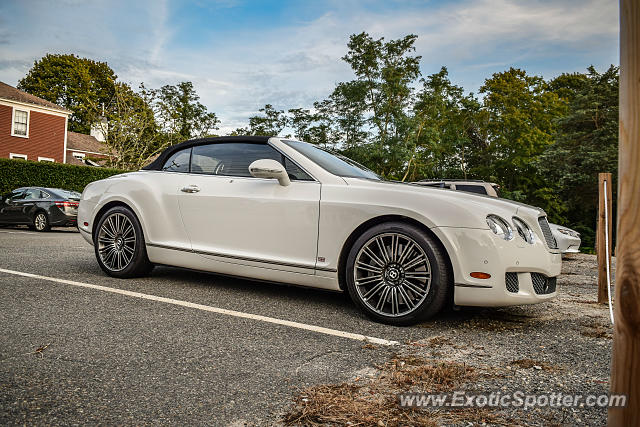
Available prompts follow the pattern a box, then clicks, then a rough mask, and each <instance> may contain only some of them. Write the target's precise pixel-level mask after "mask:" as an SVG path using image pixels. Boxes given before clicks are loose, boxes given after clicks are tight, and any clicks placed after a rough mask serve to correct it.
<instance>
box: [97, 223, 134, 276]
mask: <svg viewBox="0 0 640 427" xmlns="http://www.w3.org/2000/svg"><path fill="white" fill-rule="evenodd" d="M135 248H136V231H135V229H134V228H133V224H132V223H131V221H130V220H129V218H127V217H126V216H125V215H123V214H121V213H113V214H111V215H109V216H108V217H107V218H106V219H105V220H104V221H103V222H102V225H101V226H100V231H99V232H98V253H99V254H100V259H101V260H102V262H103V263H104V265H106V266H107V267H108V268H109V269H110V270H112V271H121V270H123V269H124V268H126V267H127V266H128V265H129V263H131V260H132V259H133V254H134V252H135Z"/></svg>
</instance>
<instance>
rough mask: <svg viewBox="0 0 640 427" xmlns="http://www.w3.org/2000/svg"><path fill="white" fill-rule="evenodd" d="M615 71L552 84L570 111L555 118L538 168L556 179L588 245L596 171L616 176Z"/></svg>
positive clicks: (590, 242) (571, 217)
mask: <svg viewBox="0 0 640 427" xmlns="http://www.w3.org/2000/svg"><path fill="white" fill-rule="evenodd" d="M618 72H619V69H618V67H615V66H613V65H612V66H611V67H609V69H608V70H607V71H605V72H604V73H599V72H598V71H596V69H595V68H594V67H593V66H591V67H589V68H588V69H587V73H586V74H580V75H576V74H563V75H561V76H559V77H557V78H556V79H554V80H552V81H551V82H550V86H551V87H552V88H553V89H554V90H556V91H562V97H563V98H564V99H565V100H566V101H567V103H568V113H567V114H566V115H564V116H563V117H561V118H559V120H558V121H557V124H558V126H557V129H556V132H555V141H554V143H553V145H551V146H549V147H547V149H546V150H545V152H544V154H543V155H542V156H541V157H540V159H539V161H538V163H537V167H538V168H539V170H540V171H541V173H543V174H544V175H545V176H546V177H547V178H548V181H550V182H553V183H555V189H556V191H557V192H558V193H559V194H560V195H561V196H562V198H563V200H565V201H566V204H567V207H568V214H567V217H568V220H569V223H570V224H571V225H572V226H574V227H575V228H576V229H578V230H579V231H581V232H582V233H583V238H584V239H585V246H588V247H589V246H590V247H593V246H594V234H593V229H594V225H595V218H596V214H597V201H598V172H611V173H612V174H613V176H614V177H615V176H617V175H618V129H619V122H618V93H619V90H618ZM568 81H569V82H570V84H567V82H568ZM613 190H614V192H615V190H616V187H615V186H613ZM614 200H615V197H614Z"/></svg>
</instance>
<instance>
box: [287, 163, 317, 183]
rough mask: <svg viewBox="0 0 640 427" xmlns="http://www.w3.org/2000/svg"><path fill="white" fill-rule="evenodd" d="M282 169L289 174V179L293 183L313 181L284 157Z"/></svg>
mask: <svg viewBox="0 0 640 427" xmlns="http://www.w3.org/2000/svg"><path fill="white" fill-rule="evenodd" d="M284 168H285V169H286V171H287V173H288V174H289V179H291V180H294V181H313V178H311V177H310V176H309V174H308V173H306V172H305V171H303V170H302V169H301V168H299V167H298V165H296V164H295V163H293V162H292V161H291V160H289V159H288V158H286V157H284Z"/></svg>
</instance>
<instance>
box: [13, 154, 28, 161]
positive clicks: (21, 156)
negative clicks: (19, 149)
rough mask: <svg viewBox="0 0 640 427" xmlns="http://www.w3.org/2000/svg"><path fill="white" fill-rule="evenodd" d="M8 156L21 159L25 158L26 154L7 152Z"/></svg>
mask: <svg viewBox="0 0 640 427" xmlns="http://www.w3.org/2000/svg"><path fill="white" fill-rule="evenodd" d="M9 158H10V159H22V160H27V155H26V154H16V153H9Z"/></svg>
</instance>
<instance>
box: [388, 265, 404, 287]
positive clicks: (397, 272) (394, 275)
mask: <svg viewBox="0 0 640 427" xmlns="http://www.w3.org/2000/svg"><path fill="white" fill-rule="evenodd" d="M384 278H385V280H386V281H387V282H388V283H389V284H390V285H397V284H399V283H400V282H402V280H403V279H404V272H403V270H402V267H400V266H399V265H397V264H390V265H388V266H387V268H386V269H385V271H384Z"/></svg>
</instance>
